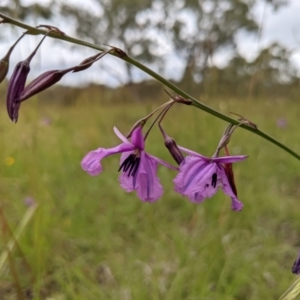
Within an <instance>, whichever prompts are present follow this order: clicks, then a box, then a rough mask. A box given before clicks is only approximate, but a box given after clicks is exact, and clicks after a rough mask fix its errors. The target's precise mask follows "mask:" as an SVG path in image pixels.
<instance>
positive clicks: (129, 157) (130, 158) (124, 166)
mask: <svg viewBox="0 0 300 300" xmlns="http://www.w3.org/2000/svg"><path fill="white" fill-rule="evenodd" d="M132 158H133V154H130V155H129V156H128V157H127V158H126V159H125V160H124V161H123V162H122V164H121V166H120V168H119V170H118V172H120V171H121V170H122V169H123V170H124V172H126V170H127V169H128V168H127V166H129V165H130V162H131V160H132ZM125 169H126V170H125Z"/></svg>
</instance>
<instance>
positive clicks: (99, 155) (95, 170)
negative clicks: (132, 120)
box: [81, 143, 134, 176]
mask: <svg viewBox="0 0 300 300" xmlns="http://www.w3.org/2000/svg"><path fill="white" fill-rule="evenodd" d="M132 150H134V146H133V145H131V144H129V143H123V144H120V145H118V146H116V147H113V148H109V149H105V148H98V149H97V150H94V151H90V152H89V153H88V154H87V155H86V156H85V157H84V158H83V159H82V161H81V167H82V169H83V170H84V171H86V172H87V173H89V174H90V175H91V176H96V175H98V174H100V173H101V172H102V166H101V163H100V161H101V160H102V159H103V158H104V157H106V156H109V155H112V154H116V153H120V152H128V151H132Z"/></svg>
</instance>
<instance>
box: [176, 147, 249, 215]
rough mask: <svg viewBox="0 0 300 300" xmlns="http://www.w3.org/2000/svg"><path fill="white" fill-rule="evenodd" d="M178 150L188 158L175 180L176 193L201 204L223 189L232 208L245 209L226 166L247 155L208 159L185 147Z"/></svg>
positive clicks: (182, 164)
mask: <svg viewBox="0 0 300 300" xmlns="http://www.w3.org/2000/svg"><path fill="white" fill-rule="evenodd" d="M178 148H179V149H180V150H182V151H183V152H185V153H187V154H188V156H186V157H185V159H184V161H183V162H182V163H181V164H180V171H179V173H178V175H177V176H176V178H175V179H174V180H173V182H174V184H175V191H176V192H178V193H180V194H182V195H183V196H187V197H188V198H189V199H190V200H191V201H192V202H195V203H200V202H202V201H204V200H205V199H206V198H211V197H212V196H213V195H214V194H215V193H216V192H217V189H218V188H219V187H222V189H223V192H224V193H225V194H227V195H228V196H230V197H231V201H232V202H231V208H232V209H233V210H241V209H242V208H243V204H242V202H240V201H239V200H238V198H237V194H236V190H234V188H233V185H232V183H231V182H230V178H228V172H227V173H226V169H225V167H224V165H226V164H232V163H234V162H238V161H240V160H244V159H246V158H247V156H246V155H238V156H224V157H213V158H208V157H205V156H203V155H201V154H199V153H197V152H194V151H192V150H189V149H186V148H184V147H180V146H178Z"/></svg>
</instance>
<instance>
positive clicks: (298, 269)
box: [292, 252, 300, 275]
mask: <svg viewBox="0 0 300 300" xmlns="http://www.w3.org/2000/svg"><path fill="white" fill-rule="evenodd" d="M292 272H293V273H294V274H297V275H299V274H300V252H299V254H298V257H297V259H296V260H295V262H294V265H293V267H292Z"/></svg>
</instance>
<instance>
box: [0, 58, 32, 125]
mask: <svg viewBox="0 0 300 300" xmlns="http://www.w3.org/2000/svg"><path fill="white" fill-rule="evenodd" d="M29 71H30V66H29V61H28V60H27V59H26V60H24V61H21V62H19V63H18V64H17V65H16V67H15V69H14V72H13V74H12V75H11V78H10V81H9V84H8V91H7V97H6V107H7V113H8V115H9V117H10V119H11V120H12V121H13V122H15V123H16V122H17V121H18V115H19V109H20V103H19V98H20V95H21V92H22V91H23V90H24V87H25V83H26V79H27V75H28V73H29Z"/></svg>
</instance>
